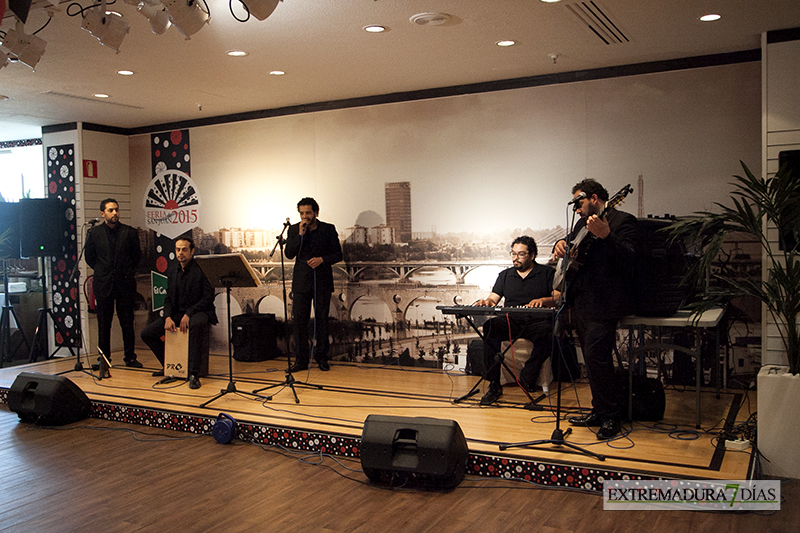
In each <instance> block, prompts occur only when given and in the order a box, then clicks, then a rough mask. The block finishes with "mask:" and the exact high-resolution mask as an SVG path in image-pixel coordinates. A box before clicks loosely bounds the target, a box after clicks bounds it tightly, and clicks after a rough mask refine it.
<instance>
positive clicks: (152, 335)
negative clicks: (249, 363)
mask: <svg viewBox="0 0 800 533" xmlns="http://www.w3.org/2000/svg"><path fill="white" fill-rule="evenodd" d="M181 318H183V315H180V316H178V317H172V321H173V322H175V325H176V326H177V325H179V324H180V323H181ZM164 322H165V320H164V319H163V318H159V319H157V320H154V321H153V322H151V323H150V324H148V325H147V327H146V328H144V329H143V330H142V333H141V337H142V340H143V341H144V343H145V344H147V346H148V347H149V348H150V349H151V350H152V351H153V354H154V355H155V356H156V359H158V362H159V363H161V364H162V365H163V364H164ZM210 335H211V326H210V325H209V323H208V315H207V314H206V313H204V312H202V311H200V312H197V313H195V314H193V315H192V316H191V317H189V357H188V362H187V366H188V368H187V371H188V372H189V374H190V375H191V374H194V375H196V376H200V377H202V376H205V375H207V374H208V345H209V337H210Z"/></svg>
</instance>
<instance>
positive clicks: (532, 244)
mask: <svg viewBox="0 0 800 533" xmlns="http://www.w3.org/2000/svg"><path fill="white" fill-rule="evenodd" d="M515 244H524V245H525V246H527V247H528V253H529V254H531V256H532V257H533V258H534V259H535V258H536V254H538V253H539V248H538V247H537V246H536V241H535V240H533V237H528V236H527V235H520V236H519V237H517V238H516V239H514V242H512V243H511V247H512V248H513V247H514V245H515Z"/></svg>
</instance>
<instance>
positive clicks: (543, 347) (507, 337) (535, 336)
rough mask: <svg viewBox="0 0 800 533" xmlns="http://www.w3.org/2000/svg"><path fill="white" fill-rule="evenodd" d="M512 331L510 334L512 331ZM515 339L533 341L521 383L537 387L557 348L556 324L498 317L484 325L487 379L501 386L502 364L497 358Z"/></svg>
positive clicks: (522, 372)
mask: <svg viewBox="0 0 800 533" xmlns="http://www.w3.org/2000/svg"><path fill="white" fill-rule="evenodd" d="M509 328H510V332H509ZM515 338H522V339H528V340H529V341H531V342H533V350H532V351H531V356H530V358H529V359H528V360H527V361H526V362H525V366H523V367H522V370H520V373H519V381H520V382H521V383H524V384H525V385H526V387H530V386H533V384H534V383H535V382H536V378H537V377H538V376H539V372H540V371H541V369H542V365H543V364H544V362H545V361H546V360H547V358H548V357H550V354H551V352H552V348H553V324H552V323H551V322H550V321H544V320H537V321H534V322H531V321H520V320H518V319H514V318H513V317H511V316H509V317H508V320H506V317H504V316H503V317H500V316H498V317H494V318H491V319H489V320H487V321H486V322H485V323H484V324H483V364H484V368H485V369H486V375H485V376H484V377H485V378H486V380H488V381H490V382H492V383H496V384H499V383H500V368H501V365H500V363H499V362H497V360H496V359H495V357H496V356H497V355H498V354H500V352H501V351H502V349H501V343H502V342H503V341H511V340H513V339H515Z"/></svg>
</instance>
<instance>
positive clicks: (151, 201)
mask: <svg viewBox="0 0 800 533" xmlns="http://www.w3.org/2000/svg"><path fill="white" fill-rule="evenodd" d="M144 212H145V224H146V225H147V227H148V228H150V229H151V230H153V231H155V232H157V233H160V234H162V235H164V236H166V237H169V238H170V239H174V238H176V237H178V236H179V235H182V234H184V233H186V232H187V231H189V230H191V229H192V228H194V227H196V226H199V225H200V195H199V194H198V192H197V187H196V186H195V184H194V182H193V181H192V178H190V177H189V176H188V174H186V173H185V172H181V171H180V170H172V169H163V170H160V171H159V172H158V174H156V176H155V177H154V178H153V179H152V181H151V182H150V185H148V186H147V192H146V194H145V196H144Z"/></svg>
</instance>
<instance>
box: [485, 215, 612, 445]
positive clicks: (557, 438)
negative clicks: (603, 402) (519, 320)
mask: <svg viewBox="0 0 800 533" xmlns="http://www.w3.org/2000/svg"><path fill="white" fill-rule="evenodd" d="M570 203H572V202H570ZM576 210H577V209H576ZM573 212H574V211H573ZM573 216H574V215H573ZM566 245H567V246H566V249H565V255H564V257H565V259H566V258H567V257H569V254H570V252H571V251H572V250H571V244H570V240H569V233H567V238H566ZM568 266H569V265H568V261H566V260H565V261H564V262H563V263H562V269H563V272H562V274H563V280H564V281H563V287H562V289H563V290H562V292H561V307H560V308H559V310H558V312H557V313H556V320H555V325H554V326H553V338H554V340H555V339H560V338H561V337H562V336H563V332H562V331H561V320H560V319H561V314H562V312H563V311H564V310H565V309H566V307H567V288H568V285H569V284H568V283H567V272H566V270H567V269H568ZM558 352H559V353H558V355H559V356H558V357H557V358H556V370H557V371H558V380H557V384H558V392H557V393H556V428H555V430H553V434H552V435H551V436H550V438H549V439H539V440H532V441H527V442H517V443H513V444H501V445H500V449H501V450H506V449H508V448H519V447H523V446H524V447H527V446H537V445H540V444H552V445H554V446H566V447H567V448H570V449H572V450H575V451H577V452H580V453H582V454H584V455H589V456H592V457H595V458H596V459H598V460H600V461H605V460H606V457H605V455H601V454H599V453H595V452H593V451H591V450H586V449H584V448H581V447H580V446H578V445H576V444H572V443H571V442H567V441H566V440H564V439H565V438H566V437H567V436H568V435H569V434H570V433H572V428H571V427H569V428H567V429H566V431H562V429H561V359H562V358H563V357H564V351H563V349H562V347H561V343H560V342H559V343H558Z"/></svg>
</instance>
